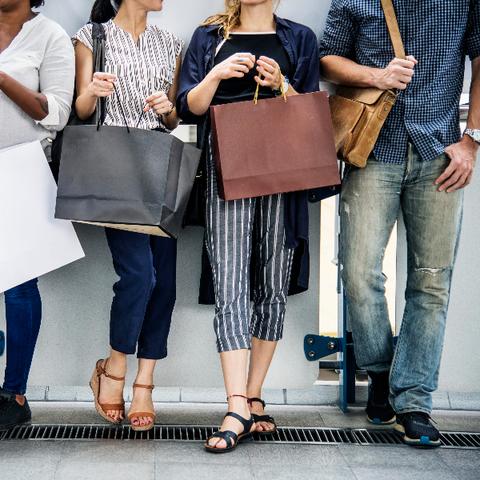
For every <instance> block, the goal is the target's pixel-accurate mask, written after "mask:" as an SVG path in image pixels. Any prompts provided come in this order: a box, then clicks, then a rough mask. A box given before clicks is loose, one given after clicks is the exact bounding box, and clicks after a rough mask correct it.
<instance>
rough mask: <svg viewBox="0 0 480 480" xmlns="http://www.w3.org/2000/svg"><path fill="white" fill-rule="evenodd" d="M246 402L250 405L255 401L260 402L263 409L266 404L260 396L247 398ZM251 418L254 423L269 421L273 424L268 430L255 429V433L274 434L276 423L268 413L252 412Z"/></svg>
mask: <svg viewBox="0 0 480 480" xmlns="http://www.w3.org/2000/svg"><path fill="white" fill-rule="evenodd" d="M247 402H248V404H249V405H252V403H254V402H257V403H261V404H262V406H263V408H264V409H265V407H266V406H267V404H266V403H265V401H264V400H262V399H261V398H256V397H254V398H249V399H248V400H247ZM252 418H253V420H254V421H255V423H262V422H263V423H271V424H273V428H272V429H270V430H257V432H256V433H258V434H259V435H274V434H275V433H277V430H278V428H277V424H276V423H275V419H274V418H273V417H272V416H270V415H257V414H256V413H252Z"/></svg>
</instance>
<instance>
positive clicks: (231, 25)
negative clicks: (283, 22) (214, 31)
mask: <svg viewBox="0 0 480 480" xmlns="http://www.w3.org/2000/svg"><path fill="white" fill-rule="evenodd" d="M279 2H280V0H277V1H276V5H278V3H279ZM241 13H242V2H241V1H240V0H225V12H224V13H218V14H217V15H212V16H211V17H208V18H207V19H206V20H205V22H203V24H202V25H204V26H208V25H218V26H219V27H220V29H221V30H222V33H223V36H224V38H226V39H228V38H229V37H230V32H231V31H232V30H234V29H235V28H237V27H239V26H240V14H241Z"/></svg>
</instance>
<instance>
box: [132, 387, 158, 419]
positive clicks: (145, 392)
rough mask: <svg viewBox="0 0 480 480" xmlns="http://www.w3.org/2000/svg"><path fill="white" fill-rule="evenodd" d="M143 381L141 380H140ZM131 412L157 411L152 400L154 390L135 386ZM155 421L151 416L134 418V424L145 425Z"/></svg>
mask: <svg viewBox="0 0 480 480" xmlns="http://www.w3.org/2000/svg"><path fill="white" fill-rule="evenodd" d="M138 383H141V382H138ZM130 412H133V413H135V412H155V409H154V406H153V400H152V391H151V390H150V389H147V388H134V389H133V399H132V404H131V405H130ZM152 422H153V419H152V418H151V417H138V418H132V425H134V426H135V427H145V426H147V425H150V424H151V423H152Z"/></svg>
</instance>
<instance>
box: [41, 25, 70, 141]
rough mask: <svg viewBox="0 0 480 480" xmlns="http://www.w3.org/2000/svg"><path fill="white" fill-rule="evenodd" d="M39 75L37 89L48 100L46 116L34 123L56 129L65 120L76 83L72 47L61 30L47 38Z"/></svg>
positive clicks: (64, 123)
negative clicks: (38, 86) (38, 88)
mask: <svg viewBox="0 0 480 480" xmlns="http://www.w3.org/2000/svg"><path fill="white" fill-rule="evenodd" d="M39 75H40V92H41V93H42V94H44V95H45V97H46V98H47V101H48V115H47V116H46V117H45V118H44V119H43V120H41V121H39V122H37V123H39V124H40V125H42V126H43V127H45V128H46V129H47V130H51V131H57V132H58V131H60V130H62V129H63V128H64V127H65V125H66V124H67V122H68V118H69V116H70V111H71V108H72V100H73V91H74V83H75V56H74V51H73V46H72V43H71V41H70V39H69V38H68V36H67V35H66V34H65V33H64V32H63V31H62V32H59V33H58V35H55V36H52V38H51V39H50V41H49V43H48V45H47V49H46V51H45V57H44V59H43V62H42V64H41V66H40V72H39Z"/></svg>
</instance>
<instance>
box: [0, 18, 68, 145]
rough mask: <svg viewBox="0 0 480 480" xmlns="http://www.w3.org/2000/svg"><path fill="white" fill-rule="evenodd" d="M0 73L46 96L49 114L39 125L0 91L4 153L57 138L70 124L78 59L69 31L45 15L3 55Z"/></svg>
mask: <svg viewBox="0 0 480 480" xmlns="http://www.w3.org/2000/svg"><path fill="white" fill-rule="evenodd" d="M0 70H1V71H3V72H5V73H7V74H8V75H10V76H11V77H13V78H14V79H15V80H17V81H19V82H20V83H21V84H22V85H24V86H25V87H27V88H30V89H32V90H34V91H36V92H41V93H43V94H44V95H45V96H46V97H47V99H48V112H49V113H48V115H47V117H45V118H44V119H43V120H42V121H40V122H37V121H35V120H33V119H32V118H31V117H30V116H28V115H27V114H26V113H24V112H23V110H21V109H20V108H19V107H18V106H17V105H16V104H15V103H13V102H12V101H11V100H10V99H9V98H8V97H7V96H6V95H5V94H4V93H3V92H2V91H0V125H1V128H0V149H1V148H6V147H11V146H13V145H17V144H20V143H26V142H33V141H35V140H40V141H43V140H45V139H47V138H49V139H53V138H55V136H56V132H57V131H60V130H62V129H63V128H64V127H65V125H66V124H67V121H68V118H69V115H70V109H71V105H72V98H73V89H74V78H75V58H74V52H73V47H72V44H71V41H70V39H69V38H68V35H67V34H66V33H65V31H64V30H63V29H62V28H61V27H60V26H59V25H58V24H57V23H55V22H53V21H52V20H50V19H48V18H46V17H44V16H43V15H42V14H39V15H37V16H36V17H35V18H33V19H32V20H30V21H28V22H26V23H25V24H24V25H23V27H22V29H21V30H20V32H19V33H18V35H17V36H16V37H15V38H14V39H13V41H12V43H11V44H10V45H9V46H8V47H7V48H6V50H4V51H3V52H2V53H0Z"/></svg>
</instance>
